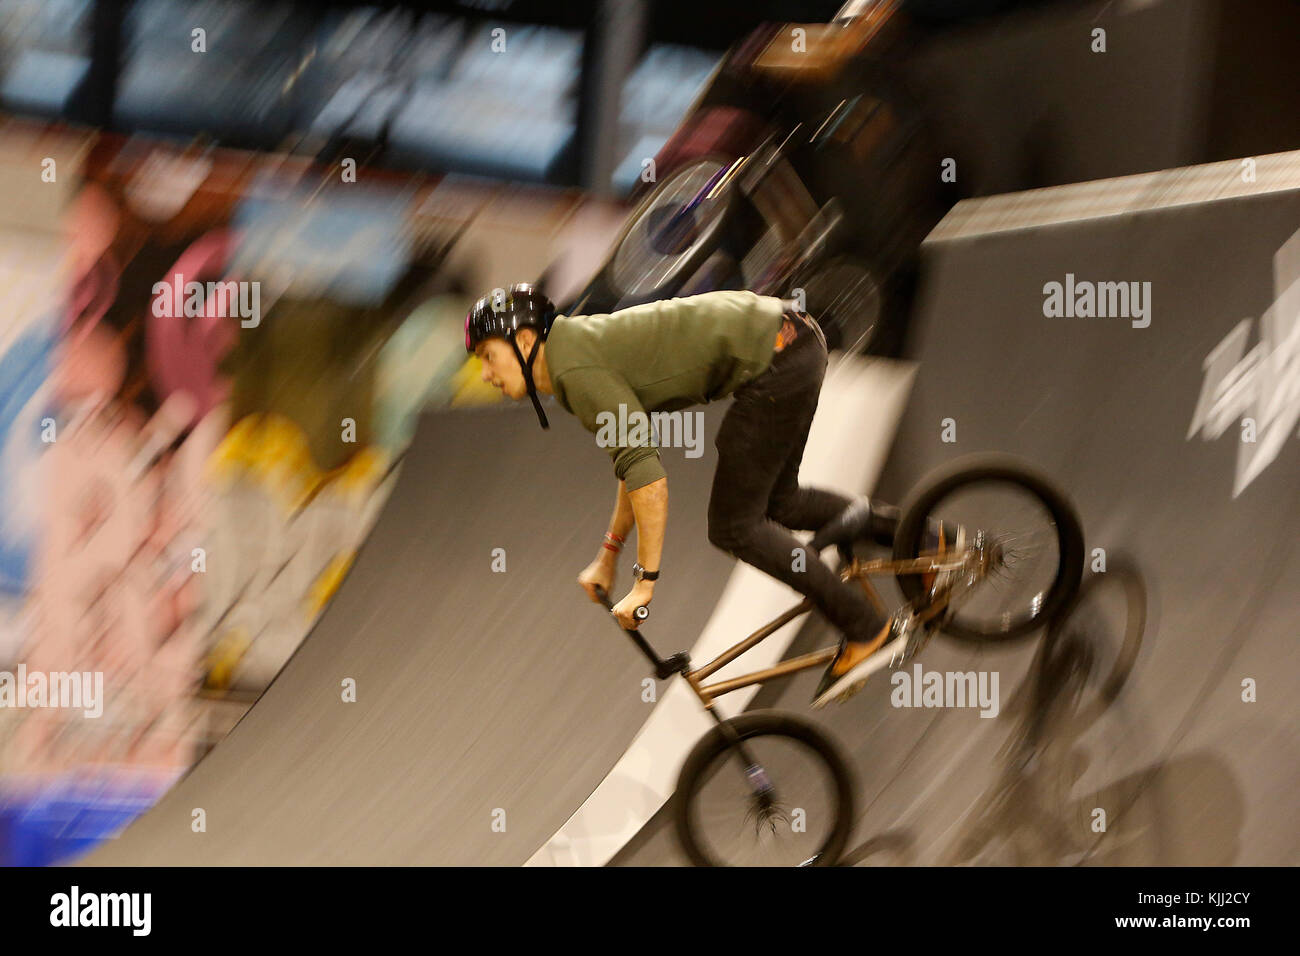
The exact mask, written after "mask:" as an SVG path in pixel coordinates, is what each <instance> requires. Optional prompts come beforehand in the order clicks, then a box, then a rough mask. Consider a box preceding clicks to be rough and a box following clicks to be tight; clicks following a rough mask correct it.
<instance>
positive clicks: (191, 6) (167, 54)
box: [113, 0, 306, 145]
mask: <svg viewBox="0 0 1300 956" xmlns="http://www.w3.org/2000/svg"><path fill="white" fill-rule="evenodd" d="M198 28H201V29H203V30H204V32H205V38H204V42H205V46H206V52H195V51H194V50H193V42H194V40H193V31H194V30H195V29H198ZM301 30H302V28H301V27H299V26H298V24H297V21H296V20H294V19H293V17H292V8H291V7H290V6H289V5H288V4H286V3H265V4H260V5H255V4H252V3H247V2H231V0H223V2H220V3H217V2H208V3H195V2H179V0H137V2H136V3H135V4H133V5H132V7H131V13H130V15H129V16H128V18H127V26H126V31H125V32H126V49H127V52H126V55H125V58H124V63H123V67H122V72H121V76H120V79H119V86H118V92H117V101H116V103H115V104H114V111H113V116H114V121H115V122H116V123H119V124H121V125H123V126H125V127H127V128H131V129H139V130H154V131H158V132H165V133H181V134H190V133H197V132H206V133H209V134H211V135H213V136H216V137H222V138H227V139H234V140H238V141H246V142H249V143H253V144H262V145H265V144H269V143H272V142H275V141H276V140H277V139H278V138H280V137H282V136H283V135H284V134H285V133H286V132H287V131H288V130H289V129H290V128H291V126H292V120H293V109H292V103H291V97H290V96H289V95H288V91H289V89H290V88H291V85H292V84H291V83H290V82H289V81H290V78H291V77H292V76H293V75H294V72H295V70H296V69H297V68H298V65H299V58H300V56H301V51H302V49H303V48H304V45H305V41H306V35H305V34H302V33H301Z"/></svg>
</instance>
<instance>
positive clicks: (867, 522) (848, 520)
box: [808, 498, 871, 564]
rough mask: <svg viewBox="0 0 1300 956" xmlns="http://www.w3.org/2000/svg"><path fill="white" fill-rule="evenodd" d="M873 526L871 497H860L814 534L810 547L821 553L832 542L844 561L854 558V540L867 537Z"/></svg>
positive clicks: (809, 543)
mask: <svg viewBox="0 0 1300 956" xmlns="http://www.w3.org/2000/svg"><path fill="white" fill-rule="evenodd" d="M870 527H871V499H870V498H859V499H858V500H856V501H854V502H852V503H851V504H850V505H849V506H848V507H846V508H845V509H844V510H843V511H841V512H840V513H839V514H838V515H836V516H835V517H834V518H832V519H831V520H830V521H829V522H828V523H827V524H825V525H823V526H822V528H821V529H820V530H819V531H818V532H817V533H816V534H815V535H813V538H812V540H811V541H809V542H808V547H810V548H811V549H812V550H813V551H816V552H818V553H819V554H820V553H821V552H822V551H823V550H825V549H826V548H828V547H830V546H831V545H832V544H833V545H835V546H836V547H837V548H839V552H840V557H841V558H843V559H844V562H845V563H846V564H847V563H848V562H850V561H852V560H853V542H855V541H857V540H859V539H861V538H865V537H866V536H867V532H868V531H869V530H870Z"/></svg>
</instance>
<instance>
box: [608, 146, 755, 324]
mask: <svg viewBox="0 0 1300 956" xmlns="http://www.w3.org/2000/svg"><path fill="white" fill-rule="evenodd" d="M732 162H733V160H731V159H728V158H727V157H725V156H716V155H712V154H710V155H705V156H697V157H695V158H694V159H692V160H690V161H689V162H687V163H683V164H682V165H681V166H679V167H677V168H676V169H674V170H673V171H672V173H670V174H669V175H668V177H667V178H666V179H664V180H663V181H662V182H660V183H659V184H658V185H657V186H655V188H654V189H653V190H652V191H651V192H650V194H649V195H648V196H646V197H645V199H644V200H642V201H641V204H640V205H638V206H637V207H636V209H635V210H634V211H633V212H632V214H631V215H630V216H628V218H627V223H626V224H625V225H624V226H623V230H622V232H620V233H619V235H618V239H617V240H616V241H615V242H614V252H613V253H612V254H611V255H610V257H609V262H608V263H607V265H606V266H605V270H604V273H605V276H604V277H605V282H606V283H607V284H608V285H609V287H610V289H611V290H612V291H613V293H614V295H615V296H616V297H617V298H618V299H619V300H620V301H623V300H627V299H632V300H634V301H637V302H643V301H644V302H649V301H653V300H655V299H661V298H664V297H665V296H667V295H670V294H671V293H672V292H674V291H675V290H676V289H678V288H680V287H681V285H682V283H684V282H686V280H688V279H689V278H690V277H691V276H693V275H694V274H695V273H696V272H697V271H698V270H699V268H700V267H701V266H702V265H704V263H705V261H706V260H707V259H708V258H709V256H711V255H712V254H713V252H714V251H715V250H716V249H717V248H718V246H719V244H720V243H721V242H722V237H723V234H724V233H725V231H726V228H727V223H728V221H729V220H730V219H731V217H732V215H733V214H734V211H735V203H736V196H735V191H734V190H733V189H731V188H726V189H724V190H723V191H722V193H721V194H720V195H719V196H718V200H717V201H718V202H720V203H722V207H721V208H720V209H719V210H718V212H717V213H716V215H714V216H713V218H712V220H711V221H710V222H709V223H708V225H707V226H706V227H705V229H704V231H703V232H702V233H701V234H700V236H699V237H698V238H697V239H696V240H695V241H694V242H693V243H692V245H691V246H690V247H689V250H688V254H685V255H682V256H679V257H678V258H677V261H676V262H675V263H674V262H673V261H672V257H671V256H667V255H665V256H664V257H663V259H664V262H665V263H671V265H672V271H671V272H669V273H668V274H667V275H665V276H664V277H663V278H662V279H660V280H659V281H657V282H653V283H651V284H650V285H647V286H645V287H641V288H636V289H632V288H630V287H629V286H628V283H627V282H626V281H625V277H624V276H620V274H619V273H620V261H619V257H620V255H622V254H623V251H624V246H625V245H626V244H627V243H628V242H629V240H631V239H632V237H633V233H634V232H636V231H637V230H638V229H639V228H640V227H641V225H642V222H643V220H644V219H646V217H647V216H649V215H650V213H651V211H652V210H654V209H655V208H656V207H658V206H659V205H661V204H662V203H663V202H664V197H666V196H668V195H671V193H672V192H673V190H674V188H678V187H680V186H681V185H682V181H683V180H686V179H688V178H690V177H696V178H699V177H700V176H702V175H704V173H709V174H711V172H713V171H716V170H717V168H718V167H721V168H722V169H726V168H727V167H728V166H730V165H731V163H732ZM701 166H704V167H705V168H704V171H703V172H701V170H700V169H699V167H701Z"/></svg>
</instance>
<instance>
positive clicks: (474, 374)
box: [451, 355, 501, 405]
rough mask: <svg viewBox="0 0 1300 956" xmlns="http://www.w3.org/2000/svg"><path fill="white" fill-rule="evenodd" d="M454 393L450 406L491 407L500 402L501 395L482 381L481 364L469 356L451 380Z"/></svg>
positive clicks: (474, 356) (472, 356)
mask: <svg viewBox="0 0 1300 956" xmlns="http://www.w3.org/2000/svg"><path fill="white" fill-rule="evenodd" d="M452 384H453V385H454V387H455V391H454V392H453V393H452V397H451V404H452V405H492V404H495V403H497V402H499V401H501V393H500V392H499V391H497V390H496V389H495V388H493V387H492V386H491V385H489V384H488V383H487V382H485V381H483V363H482V362H481V361H479V358H478V356H477V355H471V356H470V357H469V358H468V359H467V360H466V361H465V364H464V365H462V366H461V367H460V369H459V370H458V371H457V372H456V374H455V376H454V377H453V378H452Z"/></svg>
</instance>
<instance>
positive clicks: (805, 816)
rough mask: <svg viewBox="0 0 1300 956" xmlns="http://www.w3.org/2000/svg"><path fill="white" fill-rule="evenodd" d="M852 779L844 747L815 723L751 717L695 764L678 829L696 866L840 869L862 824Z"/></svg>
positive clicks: (699, 747) (697, 753)
mask: <svg viewBox="0 0 1300 956" xmlns="http://www.w3.org/2000/svg"><path fill="white" fill-rule="evenodd" d="M736 738H739V740H740V741H741V742H742V745H743V747H744V751H745V754H746V755H747V756H748V757H749V758H751V759H752V762H751V760H750V759H746V758H745V757H744V756H742V755H741V753H740V752H739V750H738V749H737V747H736ZM852 780H853V778H852V774H851V772H850V770H849V767H848V763H847V762H846V761H845V760H844V758H843V756H841V754H840V751H839V748H838V747H836V745H835V744H834V743H833V742H832V741H831V740H830V738H828V737H827V736H826V735H825V734H823V733H822V732H821V731H820V730H818V729H817V728H816V727H814V726H813V725H812V724H809V723H805V722H804V721H802V720H799V719H797V718H795V717H791V716H789V715H787V714H776V713H764V712H759V713H754V714H745V715H743V716H741V717H737V718H735V719H734V720H730V721H727V723H726V726H719V727H716V728H714V729H713V730H711V731H710V732H709V733H708V734H706V735H705V736H704V737H703V738H701V740H700V742H699V743H698V744H696V745H695V749H694V750H692V751H691V753H690V756H688V757H687V758H686V763H685V764H683V765H682V770H681V774H680V776H679V777H678V780H677V793H676V796H675V797H674V804H673V823H674V825H675V827H676V829H677V837H678V839H679V841H680V842H681V845H682V849H683V850H685V851H686V855H687V856H688V857H689V858H690V860H691V862H692V863H694V864H695V865H696V866H834V865H835V863H836V861H837V860H838V859H839V857H840V855H841V854H842V853H843V851H844V846H845V844H846V843H847V842H848V838H849V831H850V830H851V829H852V826H853V782H852Z"/></svg>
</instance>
